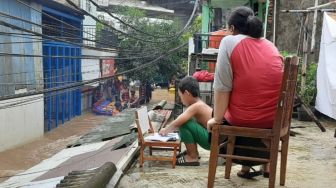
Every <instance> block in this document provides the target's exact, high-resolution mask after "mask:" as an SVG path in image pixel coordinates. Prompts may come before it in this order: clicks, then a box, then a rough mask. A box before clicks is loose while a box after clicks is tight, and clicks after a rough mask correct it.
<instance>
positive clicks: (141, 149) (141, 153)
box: [139, 146, 145, 167]
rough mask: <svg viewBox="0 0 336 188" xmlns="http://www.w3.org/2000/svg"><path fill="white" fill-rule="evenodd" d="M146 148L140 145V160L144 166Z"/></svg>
mask: <svg viewBox="0 0 336 188" xmlns="http://www.w3.org/2000/svg"><path fill="white" fill-rule="evenodd" d="M144 150H145V148H144V147H143V146H141V147H140V160H139V163H140V167H142V166H143V163H144Z"/></svg>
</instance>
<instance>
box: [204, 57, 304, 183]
mask: <svg viewBox="0 0 336 188" xmlns="http://www.w3.org/2000/svg"><path fill="white" fill-rule="evenodd" d="M297 74H298V58H297V57H292V58H286V60H285V70H284V74H283V78H282V85H281V92H280V97H279V101H278V104H277V110H276V117H275V121H274V125H273V128H272V129H258V128H248V127H237V126H223V125H216V126H214V127H213V128H212V130H211V132H212V138H211V151H210V160H209V174H208V188H211V187H213V186H214V180H215V175H216V167H217V158H218V156H220V157H224V158H226V165H225V178H226V179H229V178H230V172H231V166H232V159H237V160H246V161H256V162H264V163H270V172H269V184H268V186H269V187H270V188H274V186H275V176H276V166H277V159H278V152H279V142H280V141H281V150H280V152H281V165H280V185H282V186H283V185H285V178H286V166H287V153H288V140H289V127H290V123H291V118H292V110H293V102H294V94H295V88H296V83H297ZM220 135H227V136H228V143H227V151H226V154H219V148H220V147H221V146H222V145H223V144H222V145H219V136H220ZM237 136H239V137H250V138H261V139H265V140H267V141H270V147H269V148H256V147H249V146H239V145H235V140H236V137H237ZM244 147H245V148H248V149H250V150H264V151H265V150H266V151H269V152H270V158H267V159H265V158H257V157H247V156H238V155H236V154H234V149H235V148H244Z"/></svg>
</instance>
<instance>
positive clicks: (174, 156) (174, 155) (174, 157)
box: [172, 146, 178, 168]
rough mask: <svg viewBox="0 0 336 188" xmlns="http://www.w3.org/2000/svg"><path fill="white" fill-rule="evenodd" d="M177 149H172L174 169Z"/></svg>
mask: <svg viewBox="0 0 336 188" xmlns="http://www.w3.org/2000/svg"><path fill="white" fill-rule="evenodd" d="M177 149H178V148H177V147H176V146H175V147H174V154H173V161H172V163H173V164H172V165H173V168H175V165H176V155H177V151H176V150H177Z"/></svg>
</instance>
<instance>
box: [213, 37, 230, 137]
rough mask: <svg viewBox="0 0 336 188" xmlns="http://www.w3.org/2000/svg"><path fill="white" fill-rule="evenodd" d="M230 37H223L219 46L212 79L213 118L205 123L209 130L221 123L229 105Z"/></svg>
mask: <svg viewBox="0 0 336 188" xmlns="http://www.w3.org/2000/svg"><path fill="white" fill-rule="evenodd" d="M230 40H231V38H230V37H225V38H224V39H223V40H222V41H221V44H220V47H219V54H218V57H217V64H216V69H215V79H214V90H215V92H214V117H213V118H212V119H210V120H209V121H208V123H207V128H208V130H209V131H210V130H211V128H212V127H213V126H214V125H216V124H220V123H222V121H223V119H224V114H225V112H226V109H227V107H228V105H229V100H230V94H231V90H232V82H233V73H232V69H231V63H230V54H229V50H228V48H230V45H229V44H230Z"/></svg>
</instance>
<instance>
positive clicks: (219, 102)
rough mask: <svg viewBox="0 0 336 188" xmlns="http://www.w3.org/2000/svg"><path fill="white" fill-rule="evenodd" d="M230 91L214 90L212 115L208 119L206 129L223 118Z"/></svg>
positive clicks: (209, 128) (219, 122)
mask: <svg viewBox="0 0 336 188" xmlns="http://www.w3.org/2000/svg"><path fill="white" fill-rule="evenodd" d="M230 94H231V92H230V91H215V93H214V104H215V105H214V117H213V118H211V119H210V120H209V121H208V124H207V127H208V131H211V128H212V127H213V126H214V125H216V124H221V123H222V122H223V119H224V114H225V112H226V109H227V107H228V105H229V100H230Z"/></svg>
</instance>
